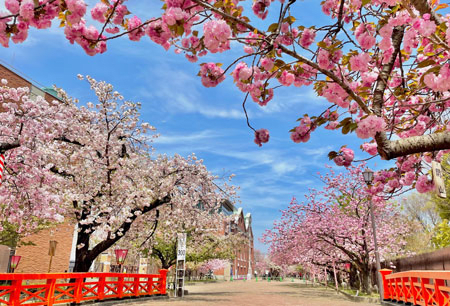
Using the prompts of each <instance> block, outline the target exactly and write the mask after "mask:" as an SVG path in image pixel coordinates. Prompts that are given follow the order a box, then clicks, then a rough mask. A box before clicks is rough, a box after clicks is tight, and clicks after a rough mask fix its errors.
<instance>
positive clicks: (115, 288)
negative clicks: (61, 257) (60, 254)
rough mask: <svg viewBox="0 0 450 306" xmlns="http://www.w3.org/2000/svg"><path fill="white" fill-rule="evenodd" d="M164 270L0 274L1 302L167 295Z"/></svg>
mask: <svg viewBox="0 0 450 306" xmlns="http://www.w3.org/2000/svg"><path fill="white" fill-rule="evenodd" d="M167 271H168V270H165V269H162V270H159V273H160V274H127V273H45V274H31V273H14V274H12V273H9V274H6V273H0V282H5V281H6V282H8V283H10V284H7V285H1V284H0V305H12V306H16V305H17V306H18V305H30V306H31V305H33V306H34V305H36V306H37V305H49V306H51V305H54V304H62V303H72V302H75V303H80V302H82V301H88V300H105V299H111V298H123V297H129V296H134V297H139V296H148V295H155V294H158V295H165V294H166V277H167Z"/></svg>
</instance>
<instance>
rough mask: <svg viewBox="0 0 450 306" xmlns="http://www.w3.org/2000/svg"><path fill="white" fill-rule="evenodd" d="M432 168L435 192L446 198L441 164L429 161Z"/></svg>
mask: <svg viewBox="0 0 450 306" xmlns="http://www.w3.org/2000/svg"><path fill="white" fill-rule="evenodd" d="M431 167H432V168H433V183H434V186H435V188H436V193H437V195H438V196H439V197H441V198H446V197H447V194H446V192H445V183H444V178H443V177H442V168H441V164H440V163H438V162H435V161H432V162H431Z"/></svg>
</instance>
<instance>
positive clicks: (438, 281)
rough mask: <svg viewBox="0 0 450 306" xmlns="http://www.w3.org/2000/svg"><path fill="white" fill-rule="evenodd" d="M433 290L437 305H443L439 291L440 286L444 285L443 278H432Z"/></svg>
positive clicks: (442, 298) (442, 297)
mask: <svg viewBox="0 0 450 306" xmlns="http://www.w3.org/2000/svg"><path fill="white" fill-rule="evenodd" d="M433 282H434V292H435V295H436V302H437V304H438V305H439V306H444V296H443V294H442V292H441V289H440V288H439V287H440V286H445V281H444V280H443V279H434V280H433Z"/></svg>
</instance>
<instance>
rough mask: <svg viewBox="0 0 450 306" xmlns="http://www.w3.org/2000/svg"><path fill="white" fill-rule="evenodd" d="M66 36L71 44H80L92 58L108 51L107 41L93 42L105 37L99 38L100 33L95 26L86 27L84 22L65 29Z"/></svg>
mask: <svg viewBox="0 0 450 306" xmlns="http://www.w3.org/2000/svg"><path fill="white" fill-rule="evenodd" d="M64 34H65V35H66V38H67V39H68V40H69V41H70V43H71V44H73V43H74V42H76V43H78V44H79V45H80V46H81V47H82V48H83V49H84V51H85V52H86V54H88V55H91V56H92V55H95V54H98V53H103V52H105V51H106V42H105V41H99V42H97V43H94V44H93V43H92V41H96V40H98V39H99V38H104V37H100V36H99V32H98V31H97V29H96V28H95V27H94V26H89V27H86V24H85V22H84V20H81V21H80V22H79V23H77V24H74V25H72V26H67V27H66V28H65V29H64Z"/></svg>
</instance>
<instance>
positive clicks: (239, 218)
mask: <svg viewBox="0 0 450 306" xmlns="http://www.w3.org/2000/svg"><path fill="white" fill-rule="evenodd" d="M221 213H223V214H225V215H227V216H232V220H231V222H230V223H229V224H226V225H225V227H224V234H225V235H233V234H238V233H239V234H241V235H243V236H244V237H245V238H246V242H245V243H243V244H241V245H239V246H238V247H237V248H236V249H235V250H234V257H235V258H234V259H233V260H231V261H230V262H229V264H228V266H226V267H225V268H224V269H221V270H218V271H214V274H215V275H216V277H217V278H219V279H226V280H229V279H230V278H231V276H233V279H240V278H251V276H252V274H253V271H254V270H255V268H254V265H255V254H254V249H253V231H252V216H251V214H250V213H247V214H246V215H244V211H243V209H242V208H238V209H235V207H234V206H233V204H232V203H231V202H229V201H225V202H224V203H223V204H222V207H221Z"/></svg>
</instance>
